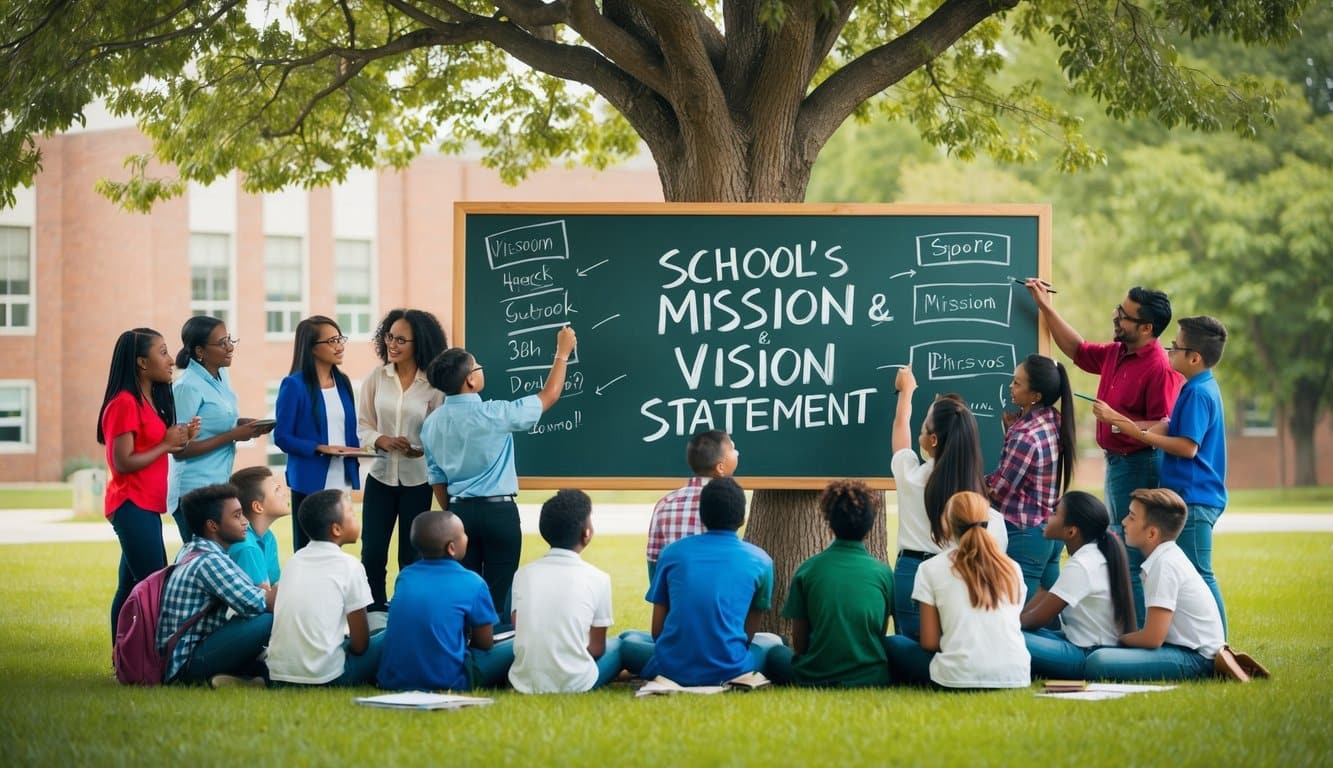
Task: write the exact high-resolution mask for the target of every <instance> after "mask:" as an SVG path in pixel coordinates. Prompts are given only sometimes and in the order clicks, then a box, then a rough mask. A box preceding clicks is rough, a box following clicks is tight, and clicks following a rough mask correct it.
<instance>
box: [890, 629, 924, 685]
mask: <svg viewBox="0 0 1333 768" xmlns="http://www.w3.org/2000/svg"><path fill="white" fill-rule="evenodd" d="M884 650H885V651H887V652H888V654H889V675H890V676H891V677H892V678H893V682H894V684H895V685H930V660H931V659H933V658H935V654H934V652H932V651H927V650H926V649H925V648H922V647H921V644H920V643H918V642H917V641H916V640H913V639H912V638H910V637H907V636H906V635H889V636H888V637H886V638H884Z"/></svg>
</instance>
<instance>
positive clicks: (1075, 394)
mask: <svg viewBox="0 0 1333 768" xmlns="http://www.w3.org/2000/svg"><path fill="white" fill-rule="evenodd" d="M1074 397H1081V398H1083V399H1084V400H1087V401H1088V402H1090V403H1095V402H1097V398H1095V397H1088V396H1087V395H1080V394H1079V393H1077V392H1075V393H1074Z"/></svg>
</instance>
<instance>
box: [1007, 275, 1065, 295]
mask: <svg viewBox="0 0 1333 768" xmlns="http://www.w3.org/2000/svg"><path fill="white" fill-rule="evenodd" d="M1014 282H1015V283H1018V284H1019V285H1027V281H1026V280H1019V279H1018V278H1016V277H1015V278H1014ZM1041 284H1042V285H1044V286H1046V292H1047V293H1059V291H1057V290H1055V289H1054V288H1052V287H1051V284H1050V283H1048V282H1046V281H1045V280H1042V281H1041Z"/></svg>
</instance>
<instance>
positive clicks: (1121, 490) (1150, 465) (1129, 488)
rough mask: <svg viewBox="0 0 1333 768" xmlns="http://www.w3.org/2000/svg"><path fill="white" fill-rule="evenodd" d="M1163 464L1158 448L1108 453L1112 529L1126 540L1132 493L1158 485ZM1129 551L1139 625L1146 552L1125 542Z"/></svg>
mask: <svg viewBox="0 0 1333 768" xmlns="http://www.w3.org/2000/svg"><path fill="white" fill-rule="evenodd" d="M1161 467H1162V452H1161V451H1159V450H1157V449H1156V448H1149V449H1148V450H1146V451H1139V452H1138V453H1131V454H1129V455H1128V456H1121V455H1120V454H1118V453H1109V452H1108V453H1107V454H1106V493H1105V497H1106V510H1107V511H1108V512H1110V513H1111V530H1113V531H1115V532H1116V534H1117V535H1119V536H1120V540H1121V541H1122V542H1123V541H1124V540H1125V529H1124V526H1122V525H1121V522H1122V521H1123V520H1124V519H1125V515H1128V514H1129V501H1130V499H1129V495H1130V494H1131V493H1133V492H1134V491H1136V490H1138V489H1139V488H1156V487H1157V486H1158V485H1159V480H1158V477H1159V474H1160V471H1161ZM1125 554H1127V555H1128V556H1129V587H1130V591H1132V592H1133V593H1134V616H1135V617H1136V618H1137V619H1138V623H1139V626H1140V627H1141V626H1143V618H1144V616H1145V612H1146V609H1145V608H1144V606H1143V577H1142V574H1141V573H1140V571H1141V570H1142V569H1143V553H1142V552H1139V551H1138V550H1137V549H1135V548H1134V547H1131V546H1129V545H1128V544H1126V545H1125Z"/></svg>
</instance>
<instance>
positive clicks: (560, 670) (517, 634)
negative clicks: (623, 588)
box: [509, 489, 620, 693]
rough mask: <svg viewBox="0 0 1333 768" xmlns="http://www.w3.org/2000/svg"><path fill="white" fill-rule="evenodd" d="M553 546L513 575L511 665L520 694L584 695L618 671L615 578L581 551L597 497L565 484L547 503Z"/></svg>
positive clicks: (545, 534)
mask: <svg viewBox="0 0 1333 768" xmlns="http://www.w3.org/2000/svg"><path fill="white" fill-rule="evenodd" d="M538 528H539V529H540V530H541V534H542V538H543V539H545V540H546V543H547V544H550V545H551V551H550V552H547V553H546V555H545V556H544V557H542V558H541V559H540V560H537V561H536V562H533V563H529V564H527V565H525V566H523V567H522V568H519V569H518V573H517V574H515V575H514V611H513V622H514V666H513V667H511V668H510V669H509V683H510V685H512V686H514V690H516V691H518V692H520V693H581V692H583V691H588V690H592V689H593V688H598V687H601V686H603V685H606V684H607V683H609V682H610V681H611V680H612V679H613V678H614V677H615V676H616V675H617V674H619V673H620V639H619V638H616V637H613V638H611V639H610V640H608V639H607V637H606V628H607V627H609V626H611V624H612V620H611V577H610V576H608V575H606V574H605V573H604V572H602V571H600V570H598V569H597V568H594V567H593V566H591V565H589V564H588V563H585V562H583V559H582V558H581V557H579V553H580V552H582V551H583V550H584V549H585V548H586V547H587V546H588V543H589V542H591V541H592V500H591V499H589V498H588V494H586V493H584V492H583V491H578V490H572V489H566V490H563V491H560V492H558V493H557V494H556V495H555V496H552V497H551V498H549V499H547V500H546V503H544V504H542V511H541V518H540V520H539V522H538Z"/></svg>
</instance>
